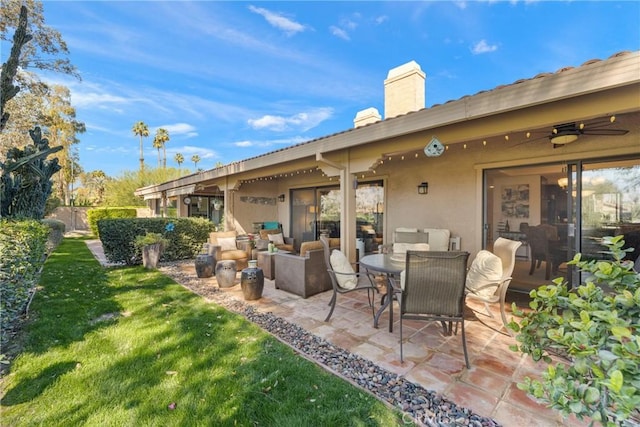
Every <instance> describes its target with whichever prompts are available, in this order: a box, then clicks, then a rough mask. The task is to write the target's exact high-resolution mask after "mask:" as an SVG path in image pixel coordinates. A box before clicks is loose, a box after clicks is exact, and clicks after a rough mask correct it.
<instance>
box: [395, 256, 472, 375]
mask: <svg viewBox="0 0 640 427" xmlns="http://www.w3.org/2000/svg"><path fill="white" fill-rule="evenodd" d="M468 259H469V252H458V251H456V252H453V251H446V252H440V251H438V252H436V251H407V269H406V270H405V285H404V290H403V291H402V294H401V295H399V298H400V362H401V363H403V362H404V353H403V341H404V340H403V335H402V334H403V329H402V321H403V320H406V319H409V320H426V321H434V320H435V321H439V322H441V323H442V326H443V328H444V332H445V334H446V335H451V334H452V333H453V328H452V324H453V322H455V323H456V328H455V333H456V334H457V332H458V324H461V330H462V349H463V351H464V360H465V362H466V366H467V369H469V368H470V365H469V356H468V354H467V340H466V336H465V332H464V300H465V292H464V285H465V278H466V275H467V260H468Z"/></svg>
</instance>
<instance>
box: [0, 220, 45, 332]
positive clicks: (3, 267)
mask: <svg viewBox="0 0 640 427" xmlns="http://www.w3.org/2000/svg"><path fill="white" fill-rule="evenodd" d="M49 232H50V228H49V227H48V226H46V225H44V224H42V223H41V222H40V221H36V220H6V219H2V220H0V312H1V313H2V316H0V318H1V321H0V327H1V330H2V332H1V336H0V343H3V344H4V343H5V341H6V340H7V338H8V337H9V333H10V331H11V329H12V327H13V326H15V322H16V320H17V319H18V318H19V317H20V316H21V315H22V314H23V313H24V312H25V310H26V309H27V306H28V304H29V300H30V299H31V297H32V295H33V293H34V292H35V289H36V285H37V284H38V281H39V280H40V274H41V272H42V266H43V265H44V261H45V254H46V243H47V238H48V236H49Z"/></svg>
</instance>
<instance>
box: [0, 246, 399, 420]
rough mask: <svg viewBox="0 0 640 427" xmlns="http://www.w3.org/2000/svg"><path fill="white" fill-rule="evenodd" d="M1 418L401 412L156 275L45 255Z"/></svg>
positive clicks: (83, 255)
mask: <svg viewBox="0 0 640 427" xmlns="http://www.w3.org/2000/svg"><path fill="white" fill-rule="evenodd" d="M41 286H42V289H41V290H39V291H38V293H37V294H36V297H35V299H34V301H33V303H32V304H31V308H30V319H29V322H28V323H27V325H26V326H25V328H24V331H23V334H22V335H21V337H20V349H21V350H20V352H19V354H18V356H17V357H16V358H15V360H14V361H13V364H12V366H11V369H10V371H9V372H8V373H7V374H6V375H5V377H4V378H3V379H2V383H1V390H0V392H1V395H2V407H1V411H2V414H1V424H2V425H3V426H27V425H46V426H58V425H59V426H71V425H74V426H75V425H99V426H110V425H112V426H143V425H144V426H185V425H201V426H227V425H228V426H231V425H233V426H305V425H308V426H383V425H384V426H389V425H400V424H402V423H401V421H400V418H399V414H398V413H397V412H394V411H392V410H390V409H389V408H388V407H387V406H385V405H384V404H383V403H382V402H380V401H379V400H377V399H375V398H374V397H372V396H371V395H369V394H367V393H365V392H363V391H361V390H360V389H358V388H356V387H354V386H352V385H351V384H349V383H348V382H346V381H344V380H342V379H340V378H338V377H336V376H334V375H332V374H330V373H328V372H326V371H324V370H323V369H321V368H320V367H318V366H316V365H315V364H313V363H311V362H309V361H308V360H306V359H304V358H302V357H300V356H297V355H296V354H295V353H294V352H293V350H292V349H290V348H289V347H287V346H285V345H284V344H282V343H280V342H279V341H278V340H276V339H275V338H273V337H272V336H271V335H269V334H267V333H266V332H264V331H263V330H261V329H260V328H258V327H257V326H256V325H254V324H252V323H250V322H248V321H247V320H246V319H244V318H243V317H241V316H239V315H237V314H234V313H231V312H229V311H227V310H225V309H223V308H221V307H219V306H217V305H215V304H212V303H207V302H206V301H204V300H203V299H202V298H201V297H199V296H197V295H195V294H193V293H191V292H189V291H188V290H186V289H185V288H183V287H182V286H180V285H179V284H177V283H175V282H174V281H173V280H171V279H169V278H167V277H166V276H164V275H162V274H161V273H159V272H157V271H148V270H145V269H143V268H141V267H130V268H116V269H104V268H102V267H101V266H100V264H99V263H98V262H97V261H96V260H95V259H94V258H93V256H92V254H91V252H90V251H89V250H88V249H87V247H86V245H85V243H84V241H82V240H80V239H69V238H67V239H65V240H64V241H63V243H62V244H61V245H60V246H59V247H58V248H57V250H56V251H55V252H54V253H53V254H52V255H51V256H50V258H49V259H48V261H47V263H46V265H45V269H44V272H43V276H42V280H41Z"/></svg>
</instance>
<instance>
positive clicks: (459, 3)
mask: <svg viewBox="0 0 640 427" xmlns="http://www.w3.org/2000/svg"><path fill="white" fill-rule="evenodd" d="M453 4H454V5H455V6H456V7H457V8H458V9H462V10H464V9H466V8H467V2H466V1H454V2H453Z"/></svg>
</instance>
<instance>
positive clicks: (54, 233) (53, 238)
mask: <svg viewBox="0 0 640 427" xmlns="http://www.w3.org/2000/svg"><path fill="white" fill-rule="evenodd" d="M42 224H44V225H46V226H47V227H49V238H48V239H47V253H49V254H50V253H51V252H53V250H54V249H55V248H57V247H58V245H59V244H60V243H61V242H62V239H63V238H64V231H65V228H66V226H65V225H64V222H63V221H60V220H57V219H43V220H42Z"/></svg>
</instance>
